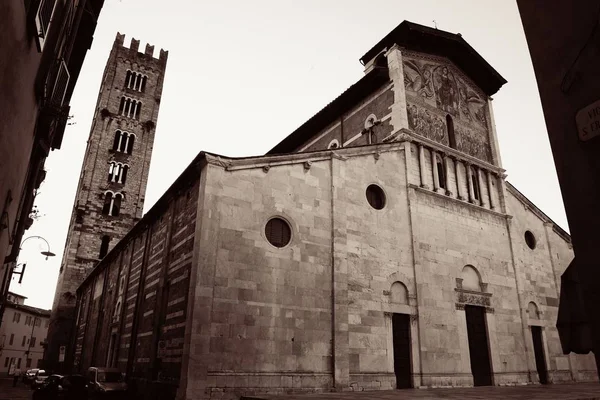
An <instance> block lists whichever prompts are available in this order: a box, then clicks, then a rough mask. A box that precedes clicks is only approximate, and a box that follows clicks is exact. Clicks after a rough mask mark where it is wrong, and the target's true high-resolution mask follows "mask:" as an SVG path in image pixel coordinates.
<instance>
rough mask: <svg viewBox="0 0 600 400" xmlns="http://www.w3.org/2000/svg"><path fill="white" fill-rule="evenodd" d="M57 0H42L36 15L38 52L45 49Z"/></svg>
mask: <svg viewBox="0 0 600 400" xmlns="http://www.w3.org/2000/svg"><path fill="white" fill-rule="evenodd" d="M55 4H56V0H40V5H39V6H38V10H37V13H36V14H35V27H36V30H37V42H36V43H37V45H38V50H39V51H42V50H43V49H44V42H45V40H46V36H47V35H48V28H49V26H50V22H51V20H52V14H53V12H54V6H55Z"/></svg>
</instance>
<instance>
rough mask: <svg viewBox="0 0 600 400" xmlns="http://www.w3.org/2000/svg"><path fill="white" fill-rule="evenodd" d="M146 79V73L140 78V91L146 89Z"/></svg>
mask: <svg viewBox="0 0 600 400" xmlns="http://www.w3.org/2000/svg"><path fill="white" fill-rule="evenodd" d="M147 79H148V77H147V76H146V75H144V78H143V79H142V88H141V89H140V92H145V91H146V80H147Z"/></svg>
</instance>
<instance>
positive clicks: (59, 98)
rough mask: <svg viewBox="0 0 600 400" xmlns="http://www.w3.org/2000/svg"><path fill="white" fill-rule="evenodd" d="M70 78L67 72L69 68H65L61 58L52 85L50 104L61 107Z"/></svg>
mask: <svg viewBox="0 0 600 400" xmlns="http://www.w3.org/2000/svg"><path fill="white" fill-rule="evenodd" d="M70 78H71V76H70V74H69V70H68V69H67V64H66V63H65V61H64V60H61V61H60V62H59V65H58V73H57V74H56V80H55V81H54V86H53V87H52V94H51V95H50V104H52V105H53V106H56V107H62V105H63V101H64V99H65V94H66V93H67V87H68V86H69V79H70Z"/></svg>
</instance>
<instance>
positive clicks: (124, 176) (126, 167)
mask: <svg viewBox="0 0 600 400" xmlns="http://www.w3.org/2000/svg"><path fill="white" fill-rule="evenodd" d="M127 171H129V165H127V164H124V165H123V166H122V167H121V175H120V176H119V183H122V184H125V181H126V180H127Z"/></svg>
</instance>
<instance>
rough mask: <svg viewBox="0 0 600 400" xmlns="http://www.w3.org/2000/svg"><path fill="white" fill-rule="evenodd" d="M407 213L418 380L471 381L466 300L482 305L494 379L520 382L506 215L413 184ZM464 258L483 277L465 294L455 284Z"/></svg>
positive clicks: (521, 371) (434, 382)
mask: <svg viewBox="0 0 600 400" xmlns="http://www.w3.org/2000/svg"><path fill="white" fill-rule="evenodd" d="M411 218H412V224H413V225H412V226H413V235H414V238H413V240H414V251H415V270H416V271H417V285H418V293H417V296H418V304H419V309H418V311H419V323H420V324H422V325H421V326H420V332H421V335H420V336H419V340H420V346H421V349H422V350H421V358H422V360H421V363H422V364H421V365H422V368H423V370H422V374H423V381H422V384H423V385H426V386H449V385H452V386H463V385H472V384H473V381H472V376H471V368H470V360H469V343H468V337H467V329H466V328H467V326H466V320H465V311H464V306H461V304H464V303H466V304H475V305H480V306H485V307H486V319H487V330H488V338H489V346H490V356H491V363H492V372H493V374H494V383H495V384H497V385H498V384H506V383H519V382H523V383H526V382H527V374H526V360H525V359H524V357H523V355H522V354H523V350H524V344H523V340H522V335H520V333H521V322H520V318H519V313H518V310H519V303H518V297H517V288H516V284H515V280H514V272H513V270H512V260H511V249H510V244H509V241H508V235H507V231H506V221H505V217H503V216H501V215H498V214H497V213H494V212H490V211H488V210H485V209H482V208H480V207H475V206H472V205H470V204H466V203H462V202H458V201H455V200H449V199H446V198H444V197H443V196H439V195H435V194H433V193H431V192H429V191H424V190H422V189H417V188H415V189H413V190H412V191H411ZM467 265H470V266H473V267H474V268H475V269H476V270H477V272H478V273H479V274H480V281H481V282H480V283H483V284H484V285H483V286H481V288H478V289H476V290H475V291H476V292H478V294H477V295H476V296H475V297H473V298H469V300H468V301H467V300H463V299H461V294H462V293H461V292H459V291H457V289H461V285H460V284H459V283H458V281H457V279H460V278H462V276H461V272H462V270H463V268H464V267H465V266H467ZM479 293H481V294H479ZM483 293H486V295H484V294H483Z"/></svg>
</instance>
